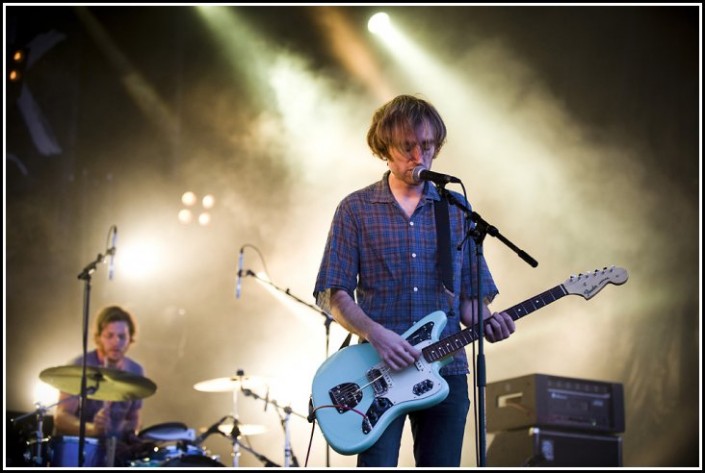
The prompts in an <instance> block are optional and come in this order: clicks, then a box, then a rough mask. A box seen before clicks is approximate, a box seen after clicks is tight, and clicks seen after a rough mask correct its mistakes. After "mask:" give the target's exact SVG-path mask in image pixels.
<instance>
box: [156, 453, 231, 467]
mask: <svg viewBox="0 0 705 473" xmlns="http://www.w3.org/2000/svg"><path fill="white" fill-rule="evenodd" d="M161 466H163V467H167V468H178V467H183V468H213V467H219V466H222V467H224V466H225V465H223V464H222V463H220V462H219V461H218V460H214V459H213V458H211V457H207V456H204V455H182V456H180V457H174V458H172V459H170V460H167V461H165V462H164V463H162V465H161Z"/></svg>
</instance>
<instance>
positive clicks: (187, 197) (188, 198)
mask: <svg viewBox="0 0 705 473" xmlns="http://www.w3.org/2000/svg"><path fill="white" fill-rule="evenodd" d="M196 200H198V199H197V198H196V194H194V193H193V192H191V191H188V192H184V195H182V196H181V202H183V203H184V205H193V204H195V203H196Z"/></svg>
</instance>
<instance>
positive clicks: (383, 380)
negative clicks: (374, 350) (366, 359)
mask: <svg viewBox="0 0 705 473" xmlns="http://www.w3.org/2000/svg"><path fill="white" fill-rule="evenodd" d="M367 381H369V382H370V383H372V389H374V391H375V396H381V395H383V394H385V393H386V392H387V391H389V386H390V385H391V384H392V383H391V382H392V378H391V377H390V376H389V375H388V374H386V373H384V372H383V371H382V370H380V369H379V368H372V369H371V370H369V371H368V372H367Z"/></svg>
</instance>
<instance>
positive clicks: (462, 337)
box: [422, 284, 568, 363]
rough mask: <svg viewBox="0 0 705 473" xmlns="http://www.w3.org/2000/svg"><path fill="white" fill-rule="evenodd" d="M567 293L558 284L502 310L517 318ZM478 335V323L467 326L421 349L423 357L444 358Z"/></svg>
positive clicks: (475, 338)
mask: <svg viewBox="0 0 705 473" xmlns="http://www.w3.org/2000/svg"><path fill="white" fill-rule="evenodd" d="M567 294H568V291H566V289H565V288H564V287H563V285H562V284H559V285H558V286H556V287H554V288H552V289H549V290H548V291H544V292H542V293H541V294H538V295H536V296H534V297H532V298H530V299H527V300H525V301H524V302H520V303H519V304H517V305H515V306H512V307H510V308H509V309H506V310H504V311H503V312H506V313H507V314H509V316H510V317H511V318H512V319H513V320H519V319H520V318H522V317H524V316H525V315H529V314H530V313H532V312H534V311H536V310H538V309H541V308H542V307H545V306H547V305H548V304H550V303H552V302H555V301H557V300H558V299H560V298H561V297H563V296H565V295H567ZM479 337H480V324H479V323H477V324H475V325H473V326H472V327H468V328H466V329H464V330H461V331H460V332H458V333H455V334H453V335H451V336H450V337H446V338H444V339H442V340H439V341H437V342H436V343H432V344H431V345H429V346H427V347H426V348H424V349H423V350H422V353H423V357H424V358H425V359H426V361H428V362H429V363H432V362H434V361H438V360H440V359H441V358H445V357H446V356H448V355H452V354H453V353H455V352H456V351H458V350H460V349H461V348H463V347H464V346H465V345H469V344H471V343H472V342H474V341H475V340H477V339H478V338H479Z"/></svg>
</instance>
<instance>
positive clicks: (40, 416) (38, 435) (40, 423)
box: [10, 394, 79, 466]
mask: <svg viewBox="0 0 705 473" xmlns="http://www.w3.org/2000/svg"><path fill="white" fill-rule="evenodd" d="M78 396H79V395H78V394H75V395H73V396H70V397H67V398H66V399H63V400H61V401H59V402H55V403H54V404H50V405H48V406H42V403H41V402H35V403H34V405H35V407H36V409H35V410H34V412H28V413H27V414H23V415H21V416H19V417H15V418H14V419H11V420H10V422H11V423H13V424H14V423H15V422H18V421H20V420H22V419H24V418H25V417H29V416H31V415H34V416H36V417H37V430H36V432H35V440H34V443H35V446H36V449H35V450H36V451H35V453H34V456H33V457H32V463H34V465H35V466H46V465H43V464H42V461H43V460H42V442H43V441H44V416H45V415H46V413H47V411H48V410H49V409H51V408H52V407H54V406H58V405H59V404H61V403H62V402H66V401H68V400H69V399H73V398H75V397H78Z"/></svg>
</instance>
